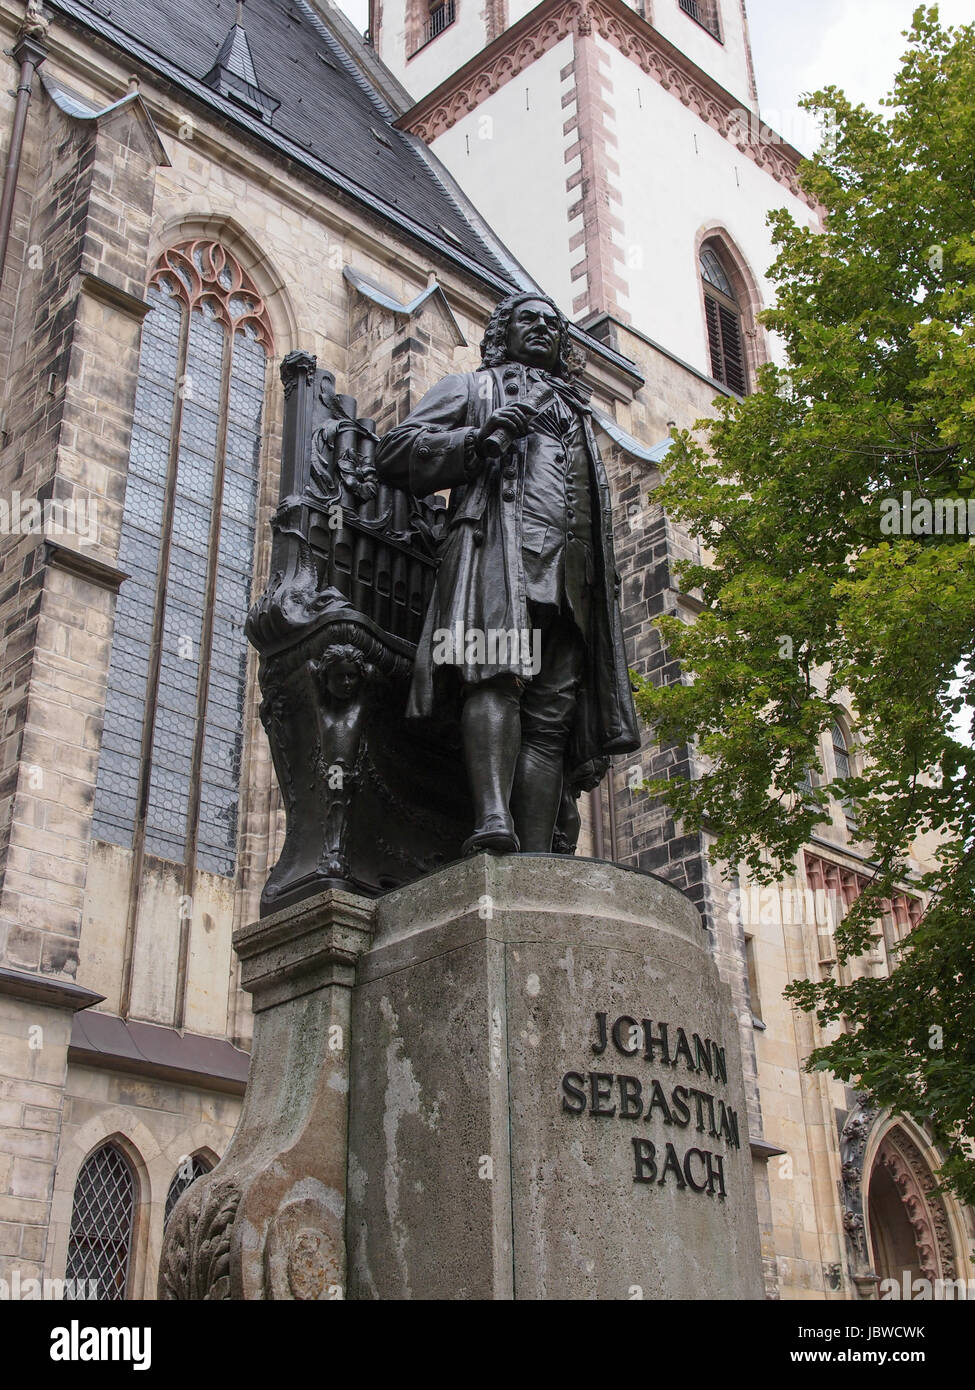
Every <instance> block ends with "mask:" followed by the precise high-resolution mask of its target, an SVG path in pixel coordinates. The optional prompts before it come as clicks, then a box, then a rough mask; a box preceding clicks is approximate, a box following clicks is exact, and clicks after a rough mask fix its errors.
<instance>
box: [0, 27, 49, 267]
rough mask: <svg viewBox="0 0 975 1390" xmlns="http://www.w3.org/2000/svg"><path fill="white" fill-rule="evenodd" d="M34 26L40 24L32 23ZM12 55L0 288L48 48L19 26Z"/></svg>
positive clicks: (0, 207)
mask: <svg viewBox="0 0 975 1390" xmlns="http://www.w3.org/2000/svg"><path fill="white" fill-rule="evenodd" d="M33 27H35V28H38V27H40V26H39V25H37V24H36V23H35V25H34V26H33ZM45 27H46V26H45ZM11 56H12V57H13V59H14V61H15V62H17V63H19V64H20V81H19V83H18V85H17V104H16V106H15V107H14V123H13V126H12V128H11V131H10V147H9V149H8V150H7V167H6V169H5V170H4V176H3V196H2V198H0V288H2V286H3V272H4V267H5V266H6V264H7V246H8V244H9V241H10V224H11V222H12V221H13V216H14V198H15V197H16V195H17V180H18V178H19V176H20V156H21V153H22V152H23V148H24V131H25V130H26V128H27V108H28V106H29V105H30V98H31V91H32V88H33V86H34V73H35V72H36V71H37V69H38V68H39V67H40V65H41V64H42V63H43V61H44V59H45V58H46V57H47V49H46V48H45V47H44V44H43V43H41V42H40V41H39V40H38V39H37V38H36V37H35V35H34V34H31V33H24V32H23V30H21V37H20V38H19V39H18V40H17V42H16V43H15V44H14V47H13V50H12V53H11Z"/></svg>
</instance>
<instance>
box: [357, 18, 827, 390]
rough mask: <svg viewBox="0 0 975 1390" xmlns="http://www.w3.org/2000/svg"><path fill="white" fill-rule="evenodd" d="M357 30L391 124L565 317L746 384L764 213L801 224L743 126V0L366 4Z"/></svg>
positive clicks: (746, 89)
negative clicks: (380, 74) (414, 143)
mask: <svg viewBox="0 0 975 1390" xmlns="http://www.w3.org/2000/svg"><path fill="white" fill-rule="evenodd" d="M371 23H372V30H371V36H372V41H373V44H374V46H375V47H376V50H377V52H378V53H379V55H380V57H381V58H382V59H383V61H384V62H385V63H386V64H387V65H388V66H389V67H390V68H391V69H392V71H393V72H394V74H395V75H396V77H397V78H398V79H399V81H400V82H401V83H402V84H403V85H404V87H405V88H406V89H407V91H408V92H409V94H410V96H411V97H412V98H413V101H414V105H413V106H412V108H411V109H410V110H408V111H407V112H406V113H405V114H404V115H403V116H401V118H400V120H399V122H398V124H399V125H400V127H401V128H402V129H404V130H407V131H410V132H412V133H414V134H417V135H419V136H420V137H421V138H422V139H423V140H424V141H425V142H426V143H427V144H428V145H429V146H430V147H431V149H432V150H433V152H434V153H435V154H436V155H437V156H438V157H439V158H440V159H441V160H442V162H443V163H444V164H445V165H446V167H447V169H448V170H449V171H450V173H451V174H453V176H454V177H455V178H456V179H457V181H458V183H459V184H460V185H461V187H462V188H463V189H464V191H465V193H467V194H468V196H469V197H470V198H471V200H472V201H473V203H474V204H475V206H476V207H478V209H479V210H480V211H481V212H482V213H483V214H484V216H485V217H486V218H487V220H488V221H489V222H490V223H491V225H492V226H493V227H494V228H495V229H496V230H497V231H498V233H499V234H500V235H501V237H502V238H503V239H504V241H505V242H506V244H507V245H508V246H509V247H510V248H511V249H512V250H513V251H514V252H515V254H516V255H517V256H518V257H519V259H520V260H521V262H522V263H523V265H524V266H525V267H526V269H527V270H528V271H529V272H530V273H531V274H532V275H533V276H535V277H536V279H537V280H538V282H539V283H540V284H541V285H543V286H544V287H545V288H546V290H547V291H548V292H549V293H550V294H552V295H553V297H554V298H555V299H556V300H557V301H558V303H559V305H560V307H561V308H562V309H563V310H564V311H565V312H566V313H567V314H568V315H569V316H570V318H572V319H573V320H574V321H576V322H578V323H581V324H584V325H585V326H586V327H588V328H590V330H591V331H592V330H593V329H594V325H595V326H596V331H599V332H600V333H601V334H603V335H605V334H607V333H610V332H614V331H615V329H613V327H612V324H615V325H630V326H632V328H633V329H635V330H636V331H637V332H638V333H639V334H641V335H644V336H645V337H648V338H650V339H651V340H653V342H654V343H657V344H660V345H661V346H662V347H663V348H664V349H665V350H666V351H667V352H668V353H670V354H673V355H674V356H676V357H677V358H679V359H680V360H681V361H682V362H685V363H687V364H689V365H690V366H692V367H694V368H696V369H697V370H698V371H701V372H703V373H704V374H706V375H707V376H709V377H713V378H715V379H716V380H717V381H719V382H720V383H721V384H723V385H726V386H728V388H729V389H731V390H733V391H736V392H742V391H745V390H747V389H749V386H750V384H751V382H752V380H753V377H754V373H755V370H756V369H757V368H758V366H760V365H761V363H762V362H763V361H764V360H766V357H767V355H768V353H769V345H768V344H767V343H766V342H765V338H764V334H762V332H761V331H760V330H759V329H758V328H757V326H756V324H755V314H756V312H757V311H758V310H759V309H760V308H761V307H762V306H763V305H765V304H767V303H769V302H770V300H771V297H772V296H771V291H770V286H769V284H768V282H767V280H766V278H765V271H766V269H767V267H768V265H769V264H770V263H771V261H772V259H773V249H772V245H771V241H770V238H769V232H768V228H767V227H766V225H765V219H766V215H767V213H768V212H769V210H770V209H772V208H776V207H781V206H785V207H788V208H789V210H790V211H791V212H792V213H793V215H794V216H796V217H797V219H799V220H802V221H804V222H812V221H813V220H814V212H813V210H812V209H811V208H810V206H809V205H808V203H807V202H806V201H805V200H804V198H803V196H802V194H801V193H800V190H799V186H798V182H797V178H796V168H797V164H798V161H799V158H800V156H799V153H798V152H797V151H796V150H795V149H793V148H792V147H791V146H790V145H788V144H787V143H786V142H785V141H783V140H782V139H781V138H780V137H779V136H778V135H777V134H776V133H775V132H774V131H771V130H769V129H768V128H767V127H765V126H763V124H762V121H761V118H760V115H759V110H758V99H757V93H756V88H755V78H754V72H753V68H752V60H751V48H750V44H749V38H748V23H747V19H746V15H745V8H744V3H743V0H646V3H643V4H640V5H636V6H633V5H628V4H625V3H623V0H542V3H541V4H538V5H535V6H534V7H530V6H529V5H528V4H527V3H526V0H510V3H506V0H488V3H487V4H486V5H481V3H480V0H443V3H437V4H434V5H432V6H431V5H430V4H428V0H372V10H371ZM529 210H530V211H529ZM607 320H611V321H612V324H608V323H607ZM600 325H601V327H600ZM621 350H623V351H626V352H628V353H630V354H631V355H632V352H633V351H634V350H635V349H634V348H633V345H632V344H629V345H628V346H626V347H622V348H621Z"/></svg>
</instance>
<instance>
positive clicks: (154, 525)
mask: <svg viewBox="0 0 975 1390" xmlns="http://www.w3.org/2000/svg"><path fill="white" fill-rule="evenodd" d="M147 298H148V301H149V303H150V304H151V306H152V309H151V312H150V313H149V314H148V315H147V316H146V320H145V325H144V329H143V338H142V357H141V361H140V369H139V385H138V391H137V394H136V403H135V415H134V421H133V429H132V445H131V451H130V460H129V475H128V483H127V490H126V497H125V511H124V515H123V521H122V537H121V543H120V549H119V567H120V568H121V569H122V570H124V571H125V572H126V573H127V574H128V575H129V578H128V579H126V580H125V582H124V583H123V585H122V587H121V589H120V591H119V598H118V605H117V608H116V617H115V636H114V641H113V646H112V657H111V663H110V667H109V676H108V692H107V697H106V707H105V727H104V734H103V738H102V751H101V758H100V762H99V768H98V783H97V788H96V794H95V812H94V828H93V833H94V834H95V836H96V837H97V838H98V839H102V840H107V841H109V842H111V843H113V844H119V845H124V846H126V847H133V845H135V844H136V843H137V842H138V843H139V844H141V846H142V847H143V848H144V849H145V851H147V852H148V853H150V854H154V855H158V856H159V857H160V858H163V859H169V860H174V861H176V862H178V863H185V864H187V865H188V866H189V867H192V866H193V864H195V865H196V866H198V867H200V868H202V869H205V870H208V871H209V872H211V873H217V874H223V875H225V876H230V875H232V874H233V872H234V867H235V863H236V851H237V805H238V794H239V783H240V772H241V756H242V744H243V735H242V724H243V706H244V694H245V680H246V665H247V648H246V643H245V639H244V627H243V624H244V618H245V616H246V613H247V608H248V604H249V601H250V592H251V571H252V566H253V551H254V530H255V523H256V510H257V485H258V476H259V468H260V446H261V417H262V410H263V403H264V383H265V371H266V365H267V358H268V355H269V353H270V352H271V351H272V341H271V329H270V324H269V321H268V317H267V312H266V310H265V308H264V305H263V303H262V301H261V298H260V296H259V294H258V293H257V291H256V289H255V288H254V286H253V284H252V283H251V282H250V280H249V279H248V278H247V276H246V275H245V274H244V272H243V270H242V269H241V267H240V266H239V265H238V263H237V262H236V261H235V260H234V258H233V257H232V256H231V255H230V254H229V252H227V250H226V249H225V248H224V247H222V246H220V245H219V244H218V243H216V242H208V241H194V242H184V243H182V244H181V245H179V246H177V247H174V248H172V249H171V250H170V251H167V252H166V253H165V255H164V256H163V257H162V259H161V261H160V262H159V264H158V265H157V267H156V269H155V271H154V272H153V274H152V276H151V277H150V283H149V290H148V294H147Z"/></svg>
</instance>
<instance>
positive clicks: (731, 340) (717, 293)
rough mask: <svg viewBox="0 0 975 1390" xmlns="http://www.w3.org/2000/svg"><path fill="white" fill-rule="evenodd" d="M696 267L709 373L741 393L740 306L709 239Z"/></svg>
mask: <svg viewBox="0 0 975 1390" xmlns="http://www.w3.org/2000/svg"><path fill="white" fill-rule="evenodd" d="M700 269H701V279H702V281H703V287H704V319H705V324H706V326H707V333H708V351H709V353H710V356H711V375H712V376H713V377H714V379H715V381H720V382H721V384H722V386H727V387H728V389H729V390H731V391H735V392H736V393H737V394H738V395H739V396H744V395H745V393H746V392H747V390H748V368H747V366H746V361H745V342H744V337H743V333H742V315H741V306H740V304H739V302H738V296H737V294H736V293H735V289H734V286H733V284H732V278H731V275H730V273H729V270H728V268H727V266H726V265H725V262H724V260H723V258H722V256H721V253H720V251H719V249H718V247H717V245H716V244H715V243H714V242H713V241H710V242H705V244H704V245H703V246H702V247H701V253H700Z"/></svg>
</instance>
